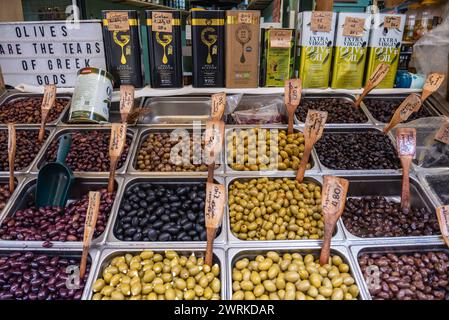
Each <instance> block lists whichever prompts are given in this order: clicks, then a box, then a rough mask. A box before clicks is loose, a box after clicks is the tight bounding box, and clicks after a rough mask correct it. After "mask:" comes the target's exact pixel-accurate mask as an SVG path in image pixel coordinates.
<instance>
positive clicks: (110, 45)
mask: <svg viewBox="0 0 449 320" xmlns="http://www.w3.org/2000/svg"><path fill="white" fill-rule="evenodd" d="M102 14H103V38H104V43H105V49H106V50H105V51H106V62H107V69H108V71H109V72H110V73H111V74H112V75H113V76H114V79H116V82H115V85H116V87H119V86H120V85H122V84H129V85H133V86H134V87H136V88H140V87H142V68H141V58H140V41H139V25H138V16H137V11H135V10H119V11H102Z"/></svg>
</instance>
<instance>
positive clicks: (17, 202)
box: [0, 174, 124, 250]
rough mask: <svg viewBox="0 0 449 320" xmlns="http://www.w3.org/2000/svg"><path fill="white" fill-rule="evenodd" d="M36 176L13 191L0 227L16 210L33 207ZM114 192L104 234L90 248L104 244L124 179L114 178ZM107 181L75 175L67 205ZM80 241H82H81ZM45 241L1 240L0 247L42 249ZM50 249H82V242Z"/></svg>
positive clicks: (0, 220) (99, 187)
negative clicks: (13, 193)
mask: <svg viewBox="0 0 449 320" xmlns="http://www.w3.org/2000/svg"><path fill="white" fill-rule="evenodd" d="M36 183H37V176H36V175H30V176H29V177H27V178H26V179H25V180H24V181H23V182H22V183H21V184H20V188H18V189H17V190H16V191H15V196H14V198H13V199H11V201H10V204H9V206H8V207H7V208H5V210H4V212H3V213H2V214H1V215H0V226H1V225H2V224H3V221H4V220H5V219H6V218H7V217H12V216H14V215H15V214H16V212H17V211H18V210H22V209H25V208H29V207H32V206H34V199H35V192H36ZM115 184H116V187H115V190H117V191H116V196H115V199H114V203H113V205H112V208H111V212H110V213H109V217H108V219H107V223H106V225H105V230H104V232H103V233H102V234H101V235H100V236H99V237H97V238H93V239H92V246H100V245H103V244H104V243H106V236H107V231H108V228H109V225H110V224H112V223H113V219H112V217H113V216H114V212H116V211H117V206H118V205H119V203H120V201H119V200H118V199H120V195H121V190H122V188H123V184H124V178H122V177H120V176H117V177H116V178H115ZM107 185H108V179H107V178H103V177H98V176H86V175H79V174H75V180H74V182H73V185H72V187H71V189H70V193H69V198H68V201H67V203H68V204H69V203H71V202H73V201H76V200H80V199H81V198H82V197H83V196H84V195H87V194H88V193H89V191H96V190H99V189H103V188H107ZM81 240H82V239H81ZM44 242H45V241H20V240H2V239H0V246H2V245H3V246H8V247H17V248H21V247H23V248H26V247H28V248H42V245H43V243H44ZM51 243H52V248H62V249H64V250H65V249H66V248H82V246H83V242H82V241H64V242H62V241H51Z"/></svg>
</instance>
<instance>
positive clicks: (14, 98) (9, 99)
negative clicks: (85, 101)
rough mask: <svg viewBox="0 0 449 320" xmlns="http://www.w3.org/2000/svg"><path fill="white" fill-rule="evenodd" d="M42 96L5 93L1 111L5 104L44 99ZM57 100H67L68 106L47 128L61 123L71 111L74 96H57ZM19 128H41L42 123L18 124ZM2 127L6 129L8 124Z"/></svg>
mask: <svg viewBox="0 0 449 320" xmlns="http://www.w3.org/2000/svg"><path fill="white" fill-rule="evenodd" d="M42 96H43V95H42V94H37V93H25V92H17V91H8V92H7V93H5V95H4V96H2V97H1V98H2V99H0V109H1V108H2V106H3V105H4V104H5V103H8V102H14V101H18V100H23V99H27V98H35V97H42ZM56 98H58V99H64V100H67V103H66V106H65V107H64V109H63V110H62V111H61V113H60V114H59V116H58V118H57V119H56V120H54V121H51V122H47V124H46V126H50V127H51V126H56V125H58V124H59V123H60V122H61V120H62V118H63V117H64V114H65V113H66V112H67V110H68V109H69V107H70V103H71V101H72V96H71V95H69V94H65V93H60V94H56ZM39 111H40V108H39ZM17 126H23V127H31V128H39V126H40V123H33V124H27V123H17ZM0 127H6V124H5V123H0Z"/></svg>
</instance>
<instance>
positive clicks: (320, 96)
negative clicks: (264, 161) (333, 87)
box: [295, 93, 374, 128]
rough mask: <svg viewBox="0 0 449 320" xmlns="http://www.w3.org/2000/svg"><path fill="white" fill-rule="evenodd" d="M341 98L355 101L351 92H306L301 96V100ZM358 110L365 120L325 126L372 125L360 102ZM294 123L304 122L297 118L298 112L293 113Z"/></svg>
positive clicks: (326, 125) (351, 101)
mask: <svg viewBox="0 0 449 320" xmlns="http://www.w3.org/2000/svg"><path fill="white" fill-rule="evenodd" d="M334 98H335V99H341V100H344V101H347V102H350V103H354V102H355V101H356V97H355V96H354V95H351V94H344V93H338V94H337V93H332V94H325V93H323V94H318V93H317V94H306V95H304V96H303V98H302V99H301V100H308V99H313V100H318V99H334ZM298 108H303V106H302V105H301V104H300V105H299V107H298ZM359 110H360V111H361V112H362V113H363V115H365V117H366V122H362V123H326V124H325V128H347V127H351V126H353V125H354V126H364V125H365V126H372V125H373V124H374V120H373V118H372V117H371V114H370V113H369V112H368V111H367V109H366V107H365V105H363V104H361V105H360V106H359ZM295 123H297V124H300V125H304V122H302V121H301V120H299V117H298V114H297V113H295Z"/></svg>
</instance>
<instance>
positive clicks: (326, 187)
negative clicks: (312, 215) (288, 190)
mask: <svg viewBox="0 0 449 320" xmlns="http://www.w3.org/2000/svg"><path fill="white" fill-rule="evenodd" d="M348 187H349V181H348V180H346V179H343V178H338V177H334V176H324V183H323V194H322V198H321V204H322V206H323V216H324V239H323V240H324V241H323V247H322V248H321V254H320V264H321V265H324V264H326V263H329V256H330V249H331V239H332V234H333V233H334V229H335V225H336V224H337V221H338V219H339V218H340V217H341V215H342V213H343V210H344V209H345V203H346V194H347V193H348Z"/></svg>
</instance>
